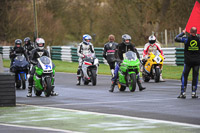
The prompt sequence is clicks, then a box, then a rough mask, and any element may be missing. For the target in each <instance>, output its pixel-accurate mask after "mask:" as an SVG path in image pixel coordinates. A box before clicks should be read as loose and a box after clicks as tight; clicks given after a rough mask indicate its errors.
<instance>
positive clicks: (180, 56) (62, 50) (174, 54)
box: [0, 46, 184, 65]
mask: <svg viewBox="0 0 200 133" xmlns="http://www.w3.org/2000/svg"><path fill="white" fill-rule="evenodd" d="M10 48H11V47H10V46H0V53H3V59H9V51H10ZM48 49H50V50H49V51H50V54H51V58H52V59H53V60H62V61H69V62H78V58H79V57H78V56H77V48H76V47H71V46H51V47H50V48H49V47H48ZM94 50H95V53H96V57H97V58H98V59H99V62H100V63H104V64H106V63H107V61H106V60H105V59H104V58H103V48H94ZM137 50H138V52H139V54H140V57H141V58H142V51H143V48H137ZM162 50H163V52H164V55H165V61H164V64H167V65H183V64H184V49H183V48H175V47H173V48H162Z"/></svg>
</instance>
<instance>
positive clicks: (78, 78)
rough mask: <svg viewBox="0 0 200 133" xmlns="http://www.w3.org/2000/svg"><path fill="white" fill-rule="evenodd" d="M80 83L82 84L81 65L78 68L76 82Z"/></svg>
mask: <svg viewBox="0 0 200 133" xmlns="http://www.w3.org/2000/svg"><path fill="white" fill-rule="evenodd" d="M80 84H81V68H80V66H79V67H78V70H77V83H76V85H80Z"/></svg>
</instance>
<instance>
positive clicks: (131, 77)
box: [128, 73, 136, 92]
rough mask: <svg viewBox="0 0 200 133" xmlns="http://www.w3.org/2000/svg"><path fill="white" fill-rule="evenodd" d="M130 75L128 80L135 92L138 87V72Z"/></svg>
mask: <svg viewBox="0 0 200 133" xmlns="http://www.w3.org/2000/svg"><path fill="white" fill-rule="evenodd" d="M129 76H130V77H129V80H128V85H129V90H130V91H131V92H134V91H135V89H136V74H135V73H132V74H130V75H129Z"/></svg>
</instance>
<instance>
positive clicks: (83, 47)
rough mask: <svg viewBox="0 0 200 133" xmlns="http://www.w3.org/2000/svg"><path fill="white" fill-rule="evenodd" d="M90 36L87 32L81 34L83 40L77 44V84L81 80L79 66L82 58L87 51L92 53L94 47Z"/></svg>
mask: <svg viewBox="0 0 200 133" xmlns="http://www.w3.org/2000/svg"><path fill="white" fill-rule="evenodd" d="M91 40H92V37H91V36H90V35H88V34H85V35H83V41H82V42H81V43H80V44H79V45H78V48H77V55H78V56H79V60H78V61H79V66H78V70H77V84H76V85H80V82H81V66H82V59H83V58H85V55H87V54H89V53H94V47H93V44H92V43H91Z"/></svg>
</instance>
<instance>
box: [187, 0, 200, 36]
mask: <svg viewBox="0 0 200 133" xmlns="http://www.w3.org/2000/svg"><path fill="white" fill-rule="evenodd" d="M192 27H196V28H197V34H200V3H199V2H198V1H196V3H195V5H194V7H193V10H192V13H191V14H190V18H189V20H188V22H187V25H186V27H185V28H186V31H187V32H188V33H190V29H191V28H192Z"/></svg>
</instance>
